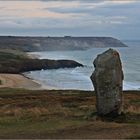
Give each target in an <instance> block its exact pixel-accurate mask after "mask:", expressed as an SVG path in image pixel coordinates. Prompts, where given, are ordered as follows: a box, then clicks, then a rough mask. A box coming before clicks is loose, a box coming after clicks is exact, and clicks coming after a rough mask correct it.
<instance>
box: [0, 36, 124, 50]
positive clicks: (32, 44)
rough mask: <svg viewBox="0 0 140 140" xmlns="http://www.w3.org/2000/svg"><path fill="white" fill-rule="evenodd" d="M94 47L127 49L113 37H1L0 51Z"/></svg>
mask: <svg viewBox="0 0 140 140" xmlns="http://www.w3.org/2000/svg"><path fill="white" fill-rule="evenodd" d="M93 47H126V45H125V44H123V43H122V42H121V41H119V40H117V39H115V38H112V37H71V36H65V37H16V36H1V37H0V49H13V50H15V49H16V50H22V51H27V52H28V51H29V52H31V51H54V50H85V49H89V48H93Z"/></svg>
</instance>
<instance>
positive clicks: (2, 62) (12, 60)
mask: <svg viewBox="0 0 140 140" xmlns="http://www.w3.org/2000/svg"><path fill="white" fill-rule="evenodd" d="M80 66H83V65H82V64H80V63H78V62H76V61H73V60H49V59H30V58H28V57H24V56H21V55H15V54H12V53H5V52H2V53H0V73H21V72H27V71H34V70H41V69H58V68H75V67H80Z"/></svg>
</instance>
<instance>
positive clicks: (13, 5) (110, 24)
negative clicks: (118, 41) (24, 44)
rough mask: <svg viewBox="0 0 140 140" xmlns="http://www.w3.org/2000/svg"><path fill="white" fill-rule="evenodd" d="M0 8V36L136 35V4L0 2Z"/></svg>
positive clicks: (103, 0) (82, 0) (138, 8)
mask: <svg viewBox="0 0 140 140" xmlns="http://www.w3.org/2000/svg"><path fill="white" fill-rule="evenodd" d="M0 6H1V8H0V31H1V34H16V33H20V34H27V35H28V34H39V35H45V34H46V35H48V34H50V35H66V34H71V35H88V34H89V35H110V36H118V37H119V38H121V37H123V38H124V37H125V35H126V38H131V37H133V38H135V37H137V36H138V35H140V31H139V29H137V28H138V26H139V25H140V21H139V19H140V15H139V13H140V2H138V1H133V0H131V1H128V0H123V1H121V0H117V1H116V0H115V1H114V0H112V1H111V0H109V1H106V0H94V1H93V0H86V1H85V0H73V1H69V0H67V1H66V0H65V1H59V0H58V1H49V0H44V1H0ZM130 28H131V30H130ZM132 29H133V32H132ZM134 32H135V34H134ZM132 33H133V34H132Z"/></svg>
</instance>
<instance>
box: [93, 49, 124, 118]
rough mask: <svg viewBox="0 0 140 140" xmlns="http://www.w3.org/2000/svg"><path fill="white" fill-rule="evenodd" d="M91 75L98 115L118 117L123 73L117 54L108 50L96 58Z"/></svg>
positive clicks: (120, 107)
mask: <svg viewBox="0 0 140 140" xmlns="http://www.w3.org/2000/svg"><path fill="white" fill-rule="evenodd" d="M93 64H94V67H95V70H94V72H93V74H92V75H91V80H92V82H93V85H94V88H95V93H96V108H97V113H98V115H101V116H104V115H110V116H112V115H119V114H121V112H122V110H123V105H122V101H123V98H122V87H123V71H122V64H121V60H120V56H119V53H118V52H117V51H116V50H113V49H109V50H107V51H105V52H104V53H102V54H100V55H98V56H97V58H96V59H95V60H94V62H93Z"/></svg>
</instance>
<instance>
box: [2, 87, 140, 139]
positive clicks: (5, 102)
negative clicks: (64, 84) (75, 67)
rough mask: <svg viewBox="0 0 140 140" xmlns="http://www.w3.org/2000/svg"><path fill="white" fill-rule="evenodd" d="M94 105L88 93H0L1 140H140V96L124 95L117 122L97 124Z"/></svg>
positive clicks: (92, 95) (5, 91) (127, 93)
mask: <svg viewBox="0 0 140 140" xmlns="http://www.w3.org/2000/svg"><path fill="white" fill-rule="evenodd" d="M95 103H96V99H95V95H94V93H93V92H89V91H72V90H71V91H30V90H18V89H0V138H133V137H139V132H140V120H139V117H140V92H134V91H131V92H125V93H124V111H125V115H124V116H120V118H117V119H116V120H114V122H103V121H101V120H100V119H99V120H97V118H96V114H95V111H96V109H95ZM122 131H123V133H122ZM110 132H111V133H110ZM60 133H61V134H62V135H60ZM108 133H110V134H108Z"/></svg>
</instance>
